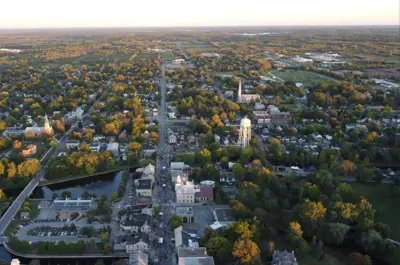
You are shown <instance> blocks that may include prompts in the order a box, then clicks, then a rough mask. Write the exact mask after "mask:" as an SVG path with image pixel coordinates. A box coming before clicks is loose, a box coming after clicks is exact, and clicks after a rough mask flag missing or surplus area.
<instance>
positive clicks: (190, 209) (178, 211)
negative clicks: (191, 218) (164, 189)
mask: <svg viewBox="0 0 400 265" xmlns="http://www.w3.org/2000/svg"><path fill="white" fill-rule="evenodd" d="M175 212H176V214H177V215H186V214H193V207H176V210H175Z"/></svg>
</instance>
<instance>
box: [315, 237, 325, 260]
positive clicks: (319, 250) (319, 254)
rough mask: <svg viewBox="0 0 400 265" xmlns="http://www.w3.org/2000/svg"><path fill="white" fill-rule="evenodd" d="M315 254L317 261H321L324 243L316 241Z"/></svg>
mask: <svg viewBox="0 0 400 265" xmlns="http://www.w3.org/2000/svg"><path fill="white" fill-rule="evenodd" d="M315 254H316V256H317V258H318V259H322V257H323V256H324V243H323V242H322V241H321V240H319V241H318V245H317V249H316V252H315Z"/></svg>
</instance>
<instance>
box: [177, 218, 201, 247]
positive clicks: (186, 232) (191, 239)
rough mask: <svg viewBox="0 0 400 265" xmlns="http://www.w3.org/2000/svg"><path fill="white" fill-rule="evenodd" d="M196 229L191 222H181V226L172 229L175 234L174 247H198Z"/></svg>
mask: <svg viewBox="0 0 400 265" xmlns="http://www.w3.org/2000/svg"><path fill="white" fill-rule="evenodd" d="M197 234H198V231H197V229H195V228H193V226H192V224H182V225H181V226H179V227H177V228H175V229H174V236H175V248H177V249H178V248H180V247H189V248H198V247H199V237H198V236H197Z"/></svg>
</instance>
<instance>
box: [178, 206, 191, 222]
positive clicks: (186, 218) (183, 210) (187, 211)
mask: <svg viewBox="0 0 400 265" xmlns="http://www.w3.org/2000/svg"><path fill="white" fill-rule="evenodd" d="M175 214H176V215H177V216H179V217H180V218H181V219H182V223H193V222H194V214H193V207H185V206H178V207H176V209H175Z"/></svg>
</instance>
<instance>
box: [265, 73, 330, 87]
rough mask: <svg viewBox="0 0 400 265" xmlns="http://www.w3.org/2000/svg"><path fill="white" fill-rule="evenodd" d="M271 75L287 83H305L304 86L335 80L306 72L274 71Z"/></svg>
mask: <svg viewBox="0 0 400 265" xmlns="http://www.w3.org/2000/svg"><path fill="white" fill-rule="evenodd" d="M269 73H271V74H272V75H274V76H276V77H279V78H280V79H283V80H285V81H293V82H300V83H304V84H312V83H315V82H322V81H326V80H335V79H333V78H331V77H328V76H323V75H320V74H316V73H313V72H306V71H292V70H286V71H277V70H272V71H270V72H269Z"/></svg>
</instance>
